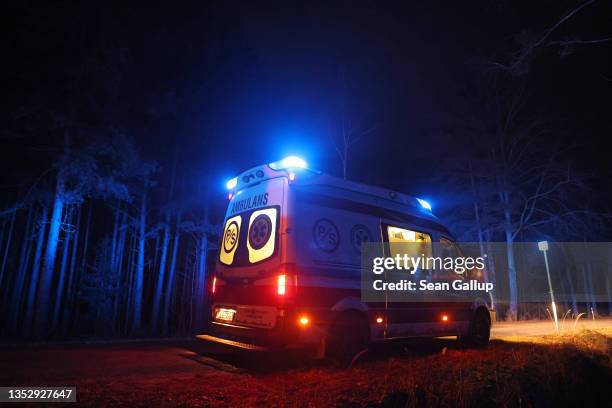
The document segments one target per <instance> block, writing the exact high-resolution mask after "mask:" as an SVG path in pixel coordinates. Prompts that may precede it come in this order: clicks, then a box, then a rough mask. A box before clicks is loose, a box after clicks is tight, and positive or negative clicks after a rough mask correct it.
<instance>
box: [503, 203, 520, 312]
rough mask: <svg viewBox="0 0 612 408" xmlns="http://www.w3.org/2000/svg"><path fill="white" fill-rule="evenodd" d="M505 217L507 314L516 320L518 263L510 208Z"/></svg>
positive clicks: (505, 211)
mask: <svg viewBox="0 0 612 408" xmlns="http://www.w3.org/2000/svg"><path fill="white" fill-rule="evenodd" d="M504 218H505V221H506V231H505V233H506V254H507V257H508V284H509V285H508V288H509V298H508V312H507V314H506V316H507V317H508V318H509V319H511V320H516V319H517V316H518V290H517V285H516V264H515V259H514V237H513V233H514V231H513V230H512V220H511V215H510V211H509V210H508V208H507V207H506V208H504Z"/></svg>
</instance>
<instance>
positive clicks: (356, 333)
mask: <svg viewBox="0 0 612 408" xmlns="http://www.w3.org/2000/svg"><path fill="white" fill-rule="evenodd" d="M369 343H370V327H369V326H368V323H367V321H366V320H365V318H364V317H363V316H362V315H361V314H360V313H358V312H343V313H341V314H340V315H339V316H338V318H337V319H336V321H335V322H334V323H333V324H332V325H331V327H330V330H329V333H328V336H327V347H326V355H327V357H328V358H329V359H331V360H332V361H336V362H339V363H340V364H348V363H350V362H351V361H352V360H353V358H354V357H355V356H356V355H357V354H358V353H359V352H361V351H363V350H364V349H366V348H367V346H368V344H369Z"/></svg>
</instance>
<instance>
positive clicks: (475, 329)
mask: <svg viewBox="0 0 612 408" xmlns="http://www.w3.org/2000/svg"><path fill="white" fill-rule="evenodd" d="M490 336H491V318H490V317H489V312H488V311H487V310H486V309H484V308H482V307H481V308H478V309H476V311H475V312H474V315H473V316H472V320H471V321H470V327H469V329H468V332H467V333H466V334H464V335H461V336H459V342H460V343H461V345H462V346H465V347H478V348H481V347H486V346H487V345H488V344H489V338H490Z"/></svg>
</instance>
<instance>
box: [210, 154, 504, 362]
mask: <svg viewBox="0 0 612 408" xmlns="http://www.w3.org/2000/svg"><path fill="white" fill-rule="evenodd" d="M227 188H228V192H229V193H228V197H229V205H228V207H227V212H226V216H225V220H224V223H223V234H222V236H221V242H220V246H219V255H218V259H217V262H216V268H215V271H214V277H213V278H212V280H211V287H210V295H211V296H212V308H211V311H212V316H211V329H210V332H209V333H206V334H201V335H199V336H198V337H199V338H201V339H203V340H208V341H214V342H217V343H223V344H226V345H230V346H233V347H238V348H243V349H248V350H269V349H275V348H284V347H303V348H310V349H312V350H313V351H315V352H316V355H317V356H319V357H322V356H330V357H334V358H341V359H347V358H348V359H350V358H351V357H352V356H354V355H355V354H357V353H358V352H360V351H361V350H364V349H365V348H367V347H368V345H369V344H370V343H372V342H378V341H384V340H388V339H394V338H403V337H439V336H457V337H458V338H459V339H460V340H462V341H463V342H464V343H466V344H473V345H476V346H484V345H486V344H487V343H488V341H489V333H490V327H491V321H492V318H491V312H492V307H491V299H490V298H487V297H486V296H484V295H483V296H482V297H480V296H478V297H474V298H473V299H468V300H467V301H464V302H447V303H443V302H418V303H414V302H411V303H405V302H403V303H399V302H398V303H394V302H387V301H378V302H365V301H363V300H362V296H361V290H360V289H361V278H360V274H361V271H362V268H361V247H362V246H363V245H364V243H375V244H376V243H388V242H398V241H400V242H404V241H405V242H419V243H420V244H421V245H423V246H425V247H431V246H432V244H433V243H435V242H437V243H440V244H441V245H438V247H441V248H446V250H448V251H454V250H457V249H456V248H455V244H454V242H453V236H452V235H451V234H450V233H449V231H448V230H447V229H446V228H445V227H444V226H443V225H442V224H441V223H440V222H439V220H438V218H437V217H436V216H434V215H433V213H432V211H431V207H430V205H429V204H428V202H426V201H425V200H422V199H419V198H415V197H411V196H408V195H405V194H400V193H398V192H396V191H391V190H386V189H383V188H378V187H373V186H368V185H364V184H360V183H355V182H351V181H347V180H344V179H340V178H337V177H333V176H330V175H326V174H323V173H321V172H318V171H314V170H311V169H310V168H309V167H308V166H307V163H306V162H305V161H304V160H302V159H301V158H298V157H295V156H291V157H287V158H285V159H283V160H280V161H277V162H273V163H270V164H264V165H261V166H257V167H254V168H252V169H250V170H248V171H245V172H244V173H242V174H240V175H239V176H238V177H236V178H234V179H232V180H230V181H228V183H227Z"/></svg>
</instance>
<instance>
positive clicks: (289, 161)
mask: <svg viewBox="0 0 612 408" xmlns="http://www.w3.org/2000/svg"><path fill="white" fill-rule="evenodd" d="M268 166H270V168H271V169H273V170H284V169H306V168H308V164H307V163H306V161H305V160H304V159H302V158H300V157H297V156H288V157H285V158H284V159H282V160H279V161H276V162H273V163H270V164H269V165H268Z"/></svg>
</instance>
